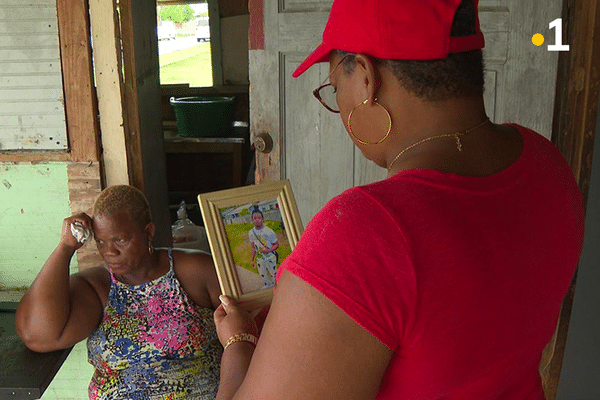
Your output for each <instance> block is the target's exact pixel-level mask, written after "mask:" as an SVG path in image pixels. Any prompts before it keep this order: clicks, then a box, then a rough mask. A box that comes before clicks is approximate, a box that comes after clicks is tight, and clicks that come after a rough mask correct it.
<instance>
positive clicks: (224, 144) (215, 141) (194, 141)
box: [165, 128, 248, 187]
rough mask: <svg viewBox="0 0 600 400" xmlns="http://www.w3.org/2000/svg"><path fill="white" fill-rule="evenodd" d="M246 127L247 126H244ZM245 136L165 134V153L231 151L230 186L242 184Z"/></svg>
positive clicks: (243, 177)
mask: <svg viewBox="0 0 600 400" xmlns="http://www.w3.org/2000/svg"><path fill="white" fill-rule="evenodd" d="M245 129H248V128H245ZM245 142H246V138H245V136H244V135H243V134H235V135H234V136H230V137H188V136H181V135H170V136H167V135H165V151H166V152H167V153H232V155H233V157H232V158H233V165H232V167H233V176H232V182H231V183H232V186H231V187H238V186H243V185H244V181H245V176H244V171H243V166H242V159H243V150H244V143H245Z"/></svg>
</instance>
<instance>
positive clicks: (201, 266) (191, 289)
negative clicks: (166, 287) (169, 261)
mask: <svg viewBox="0 0 600 400" xmlns="http://www.w3.org/2000/svg"><path fill="white" fill-rule="evenodd" d="M173 266H174V268H175V274H176V275H177V279H179V282H180V283H181V285H182V286H183V289H184V290H185V292H186V293H187V294H188V296H189V297H190V299H191V300H192V301H193V302H194V303H196V304H197V305H199V306H201V307H206V308H212V309H213V310H214V309H215V308H217V307H218V306H219V304H220V302H219V295H220V294H221V288H220V286H219V280H218V279H217V273H216V271H215V266H214V264H213V261H212V258H211V257H210V256H209V255H208V254H198V253H184V252H181V251H177V250H173Z"/></svg>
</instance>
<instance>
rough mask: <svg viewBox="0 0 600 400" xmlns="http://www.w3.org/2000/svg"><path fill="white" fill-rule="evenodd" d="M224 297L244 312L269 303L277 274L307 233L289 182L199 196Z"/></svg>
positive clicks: (271, 183) (284, 181)
mask: <svg viewBox="0 0 600 400" xmlns="http://www.w3.org/2000/svg"><path fill="white" fill-rule="evenodd" d="M198 203H199V205H200V210H201V212H202V219H203V220H204V227H205V229H206V234H207V237H208V242H209V245H210V249H211V253H212V257H213V260H214V263H215V267H216V270H217V276H218V277H219V283H220V285H221V291H222V292H223V294H225V295H227V296H230V297H232V298H234V299H236V300H237V301H238V302H239V303H240V305H241V306H242V307H243V308H245V309H246V310H253V309H256V308H260V307H264V306H266V305H268V304H270V303H271V299H272V298H273V286H274V285H275V274H276V273H277V268H278V267H279V265H280V264H281V262H282V261H283V260H284V259H285V257H287V255H288V254H290V253H291V251H292V250H293V249H294V247H295V246H296V244H297V243H298V240H299V239H300V236H301V235H302V232H303V227H302V221H301V220H300V214H299V213H298V207H297V206H296V201H295V200H294V195H293V193H292V187H291V185H290V182H289V181H288V180H282V181H276V182H269V183H262V184H259V185H252V186H243V187H239V188H234V189H228V190H221V191H218V192H211V193H203V194H200V195H198Z"/></svg>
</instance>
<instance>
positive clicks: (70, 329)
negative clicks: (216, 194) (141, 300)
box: [15, 214, 103, 352]
mask: <svg viewBox="0 0 600 400" xmlns="http://www.w3.org/2000/svg"><path fill="white" fill-rule="evenodd" d="M86 218H87V219H86ZM75 220H78V221H80V222H82V223H84V222H83V221H86V222H85V223H84V226H86V227H88V228H89V227H91V222H89V221H88V220H89V217H88V216H87V215H85V214H80V215H78V216H73V217H70V218H67V219H65V220H64V221H63V231H62V234H61V240H60V242H59V244H58V246H57V247H56V249H55V250H54V251H53V252H52V254H51V255H50V257H48V260H47V261H46V263H45V264H44V266H43V267H42V270H41V271H40V273H39V274H38V276H37V277H36V278H35V280H34V281H33V283H32V285H31V286H30V287H29V290H28V291H27V293H26V294H25V296H23V299H22V300H21V302H20V303H19V307H18V308H17V312H16V315H15V327H16V329H17V332H18V334H19V336H20V337H21V338H22V339H23V341H24V342H25V344H26V345H27V347H29V348H31V349H32V350H35V351H38V352H48V351H53V350H58V349H62V348H67V347H70V346H72V345H74V344H75V343H77V342H79V341H80V340H83V339H85V338H86V337H87V336H89V334H90V333H91V332H93V330H94V329H95V328H96V327H97V326H98V324H99V322H100V318H101V317H102V308H103V307H102V301H101V300H100V297H99V295H98V293H97V291H96V289H95V288H94V286H93V284H92V283H90V282H93V279H94V277H95V276H99V275H100V271H99V270H95V271H88V272H86V273H78V274H75V275H73V276H69V263H70V261H71V258H72V257H73V254H74V253H75V250H76V249H78V248H79V247H81V244H80V243H78V242H77V241H76V240H75V238H73V236H72V235H71V232H70V224H71V222H73V221H75Z"/></svg>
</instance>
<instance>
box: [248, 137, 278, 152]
mask: <svg viewBox="0 0 600 400" xmlns="http://www.w3.org/2000/svg"><path fill="white" fill-rule="evenodd" d="M252 145H253V146H254V148H255V149H256V150H258V151H260V152H261V153H265V154H268V153H270V152H271V150H273V138H272V137H271V135H269V134H268V133H267V132H261V133H259V134H258V135H256V136H255V137H254V141H253V142H252Z"/></svg>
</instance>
